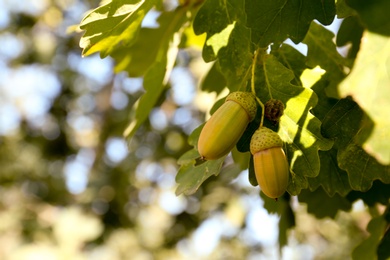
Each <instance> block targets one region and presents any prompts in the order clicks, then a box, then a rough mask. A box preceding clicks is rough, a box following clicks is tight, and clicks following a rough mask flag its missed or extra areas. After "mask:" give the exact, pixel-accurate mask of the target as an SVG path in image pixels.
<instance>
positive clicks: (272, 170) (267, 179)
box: [250, 127, 289, 199]
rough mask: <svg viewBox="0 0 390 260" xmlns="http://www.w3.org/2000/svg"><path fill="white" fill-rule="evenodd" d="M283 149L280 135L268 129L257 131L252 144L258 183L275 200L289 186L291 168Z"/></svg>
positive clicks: (263, 128)
mask: <svg viewBox="0 0 390 260" xmlns="http://www.w3.org/2000/svg"><path fill="white" fill-rule="evenodd" d="M282 147H283V141H282V139H280V137H279V135H278V134H277V133H275V132H274V131H272V130H271V129H269V128H266V127H261V128H259V129H258V130H256V132H255V133H254V134H253V136H252V139H251V143H250V151H251V153H252V155H253V163H254V169H255V175H256V180H257V183H258V184H259V186H260V189H261V190H262V191H263V193H264V194H265V195H267V196H268V197H270V198H273V199H277V198H278V197H280V196H282V195H283V193H284V192H285V191H286V189H287V185H288V179H289V166H288V162H287V158H286V155H285V153H284V151H283V148H282Z"/></svg>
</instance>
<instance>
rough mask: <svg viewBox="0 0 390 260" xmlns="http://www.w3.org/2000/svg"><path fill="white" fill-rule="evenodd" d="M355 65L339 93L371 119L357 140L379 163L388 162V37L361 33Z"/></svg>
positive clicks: (389, 64)
mask: <svg viewBox="0 0 390 260" xmlns="http://www.w3.org/2000/svg"><path fill="white" fill-rule="evenodd" d="M362 41H363V42H362V46H361V50H360V52H359V54H358V56H357V59H356V62H355V66H354V67H353V69H352V72H351V73H350V74H349V75H348V77H347V78H346V79H345V80H344V81H343V82H342V83H341V85H340V88H339V91H340V94H341V96H343V97H345V96H352V97H353V99H354V100H355V101H356V102H357V103H358V104H359V105H360V107H361V108H362V109H363V110H364V112H365V113H366V114H367V115H368V116H369V117H370V119H371V120H372V121H373V124H374V126H373V129H372V133H371V134H370V135H369V137H368V139H367V140H365V141H364V142H362V143H360V144H362V145H363V148H364V150H365V151H367V152H368V153H369V154H371V155H372V156H374V157H375V158H376V159H377V160H378V161H379V162H380V163H382V164H390V142H389V140H390V131H389V129H390V120H389V118H390V88H389V86H390V59H389V57H390V38H387V37H383V36H380V35H377V34H373V33H369V32H367V33H365V34H364V37H363V40H362Z"/></svg>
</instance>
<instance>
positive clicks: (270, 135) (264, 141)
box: [250, 127, 283, 155]
mask: <svg viewBox="0 0 390 260" xmlns="http://www.w3.org/2000/svg"><path fill="white" fill-rule="evenodd" d="M282 146H283V141H282V139H280V136H279V135H278V134H277V133H275V132H274V131H272V130H271V129H269V128H267V127H261V128H259V129H257V130H256V132H255V133H254V134H253V135H252V139H251V143H250V150H251V153H252V154H253V155H254V154H255V153H257V152H259V151H263V150H266V149H269V148H272V147H282Z"/></svg>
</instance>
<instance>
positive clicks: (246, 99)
mask: <svg viewBox="0 0 390 260" xmlns="http://www.w3.org/2000/svg"><path fill="white" fill-rule="evenodd" d="M256 112H257V105H256V101H255V97H254V96H253V94H252V93H250V92H233V93H231V94H229V95H228V96H227V97H226V100H225V103H223V104H222V106H220V107H219V108H218V109H217V111H215V113H214V114H213V115H212V116H211V118H210V119H209V120H208V121H207V122H206V124H205V126H204V127H203V129H202V132H201V133H200V136H199V140H198V151H199V154H200V156H201V157H202V159H204V160H216V159H219V158H221V157H222V156H224V155H226V154H228V153H229V152H230V151H231V150H232V149H233V147H234V146H235V145H236V144H237V142H238V140H239V139H240V137H241V136H242V134H243V133H244V131H245V129H246V127H247V126H248V124H249V122H251V121H252V120H253V119H254V118H255V116H256Z"/></svg>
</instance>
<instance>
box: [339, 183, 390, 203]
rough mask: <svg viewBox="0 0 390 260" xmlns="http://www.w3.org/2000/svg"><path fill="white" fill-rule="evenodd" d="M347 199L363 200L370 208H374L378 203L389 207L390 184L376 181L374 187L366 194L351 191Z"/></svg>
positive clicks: (352, 200)
mask: <svg viewBox="0 0 390 260" xmlns="http://www.w3.org/2000/svg"><path fill="white" fill-rule="evenodd" d="M347 198H348V200H349V201H351V202H354V201H356V200H359V199H361V200H363V202H364V203H365V204H367V205H368V206H369V207H374V206H375V205H376V204H377V203H380V204H382V205H387V204H388V203H389V200H390V184H384V183H383V182H381V181H378V180H377V181H374V182H373V184H372V187H371V188H370V189H369V190H368V191H365V192H361V191H354V190H353V191H351V192H350V193H349V194H348V195H347Z"/></svg>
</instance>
